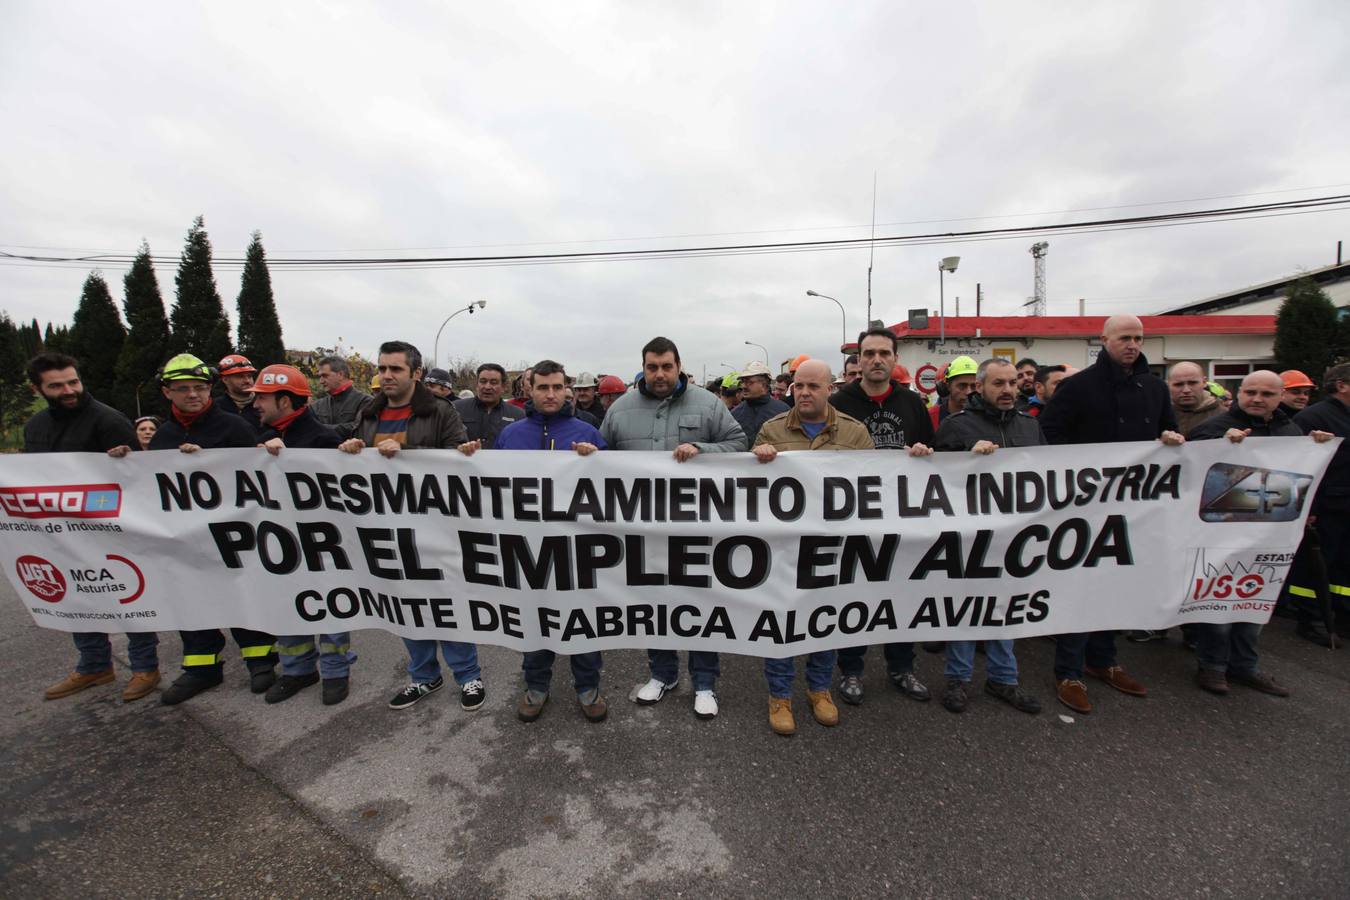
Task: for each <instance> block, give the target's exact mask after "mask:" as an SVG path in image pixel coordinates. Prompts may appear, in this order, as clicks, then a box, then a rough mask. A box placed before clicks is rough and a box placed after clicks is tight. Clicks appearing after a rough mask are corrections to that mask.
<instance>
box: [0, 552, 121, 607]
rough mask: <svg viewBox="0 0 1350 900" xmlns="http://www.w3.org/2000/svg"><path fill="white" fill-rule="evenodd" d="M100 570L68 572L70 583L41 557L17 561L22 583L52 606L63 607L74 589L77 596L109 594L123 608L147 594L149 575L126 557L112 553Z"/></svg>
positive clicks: (72, 569)
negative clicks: (56, 604)
mask: <svg viewBox="0 0 1350 900" xmlns="http://www.w3.org/2000/svg"><path fill="white" fill-rule="evenodd" d="M103 560H104V561H103V562H102V563H100V564H98V565H97V566H90V565H85V564H83V563H82V564H80V565H77V566H72V567H69V568H67V570H66V571H67V573H69V575H70V580H69V581H67V580H66V575H63V574H62V573H61V569H60V568H59V567H57V565H56V564H55V563H53V562H51V561H50V560H46V559H43V558H42V557H41V556H33V555H31V554H30V555H28V556H20V557H19V558H18V559H17V560H16V561H15V566H14V567H15V570H16V571H17V572H18V575H19V580H20V581H22V582H23V585H24V587H26V588H28V591H29V593H31V594H32V595H33V596H34V597H37V598H38V599H39V600H45V601H46V602H48V603H60V602H61V601H62V600H63V599H64V598H65V596H66V593H67V591H68V590H69V588H70V585H72V584H73V585H74V588H75V593H76V594H107V595H109V596H112V597H116V598H117V602H118V603H120V604H127V603H134V602H135V601H137V600H139V599H140V598H141V595H142V594H144V593H145V573H144V572H142V571H141V567H140V566H138V565H136V564H135V563H134V562H132V561H131V560H129V559H127V558H126V557H125V556H118V555H117V554H116V553H109V554H107V555H106V556H105V557H104V558H103Z"/></svg>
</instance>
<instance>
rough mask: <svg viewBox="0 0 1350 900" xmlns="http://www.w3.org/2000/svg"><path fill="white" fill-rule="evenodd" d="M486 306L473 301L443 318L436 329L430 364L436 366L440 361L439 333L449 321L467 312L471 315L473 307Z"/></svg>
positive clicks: (480, 307) (480, 302)
mask: <svg viewBox="0 0 1350 900" xmlns="http://www.w3.org/2000/svg"><path fill="white" fill-rule="evenodd" d="M486 306H487V301H486V300H475V301H474V302H472V303H470V304H469V305H468V306H466V307H464V308H463V309H457V310H455V311H454V312H452V313H451V314H450V315H448V316H446V317H445V321H444V322H442V323H441V327H440V328H437V329H436V343H435V344H434V345H433V346H432V348H431V362H432V364H433V365H435V364H438V363H440V361H441V332H442V331H444V330H445V326H446V325H448V324H449V323H450V320H451V319H453V318H454V317H455V316H457V315H459V314H460V313H462V312H467V313H468V314H469V315H473V310H474V307H477V308H478V309H483V308H484V307H486Z"/></svg>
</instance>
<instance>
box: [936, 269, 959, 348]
mask: <svg viewBox="0 0 1350 900" xmlns="http://www.w3.org/2000/svg"><path fill="white" fill-rule="evenodd" d="M959 262H961V257H959V256H944V257H942V259H940V260H938V343H940V344H945V343H947V298H946V295H945V293H944V290H943V284H942V278H943V276H944V275H945V274H946V273H947V272H955V271H956V266H957V264H958V263H959Z"/></svg>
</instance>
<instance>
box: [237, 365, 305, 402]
mask: <svg viewBox="0 0 1350 900" xmlns="http://www.w3.org/2000/svg"><path fill="white" fill-rule="evenodd" d="M249 390H250V391H252V392H253V393H255V394H274V393H276V392H277V391H287V392H289V393H292V394H295V395H297V396H300V397H312V396H313V395H314V392H313V391H311V390H310V389H309V379H308V378H306V377H305V376H304V374H302V373H301V371H300V370H299V369H297V368H296V367H295V366H268V367H267V368H265V369H263V370H262V371H261V372H259V373H258V377H257V379H256V380H254V382H253V387H251V388H249Z"/></svg>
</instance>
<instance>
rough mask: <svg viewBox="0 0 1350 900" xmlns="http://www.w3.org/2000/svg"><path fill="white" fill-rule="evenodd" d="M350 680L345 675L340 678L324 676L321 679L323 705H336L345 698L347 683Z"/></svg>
mask: <svg viewBox="0 0 1350 900" xmlns="http://www.w3.org/2000/svg"><path fill="white" fill-rule="evenodd" d="M350 680H351V679H349V678H348V677H347V676H346V675H343V676H342V677H341V678H325V679H324V680H323V705H324V706H337V705H338V704H339V703H341V702H342V701H343V700H346V699H347V684H348V682H349V681H350Z"/></svg>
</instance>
